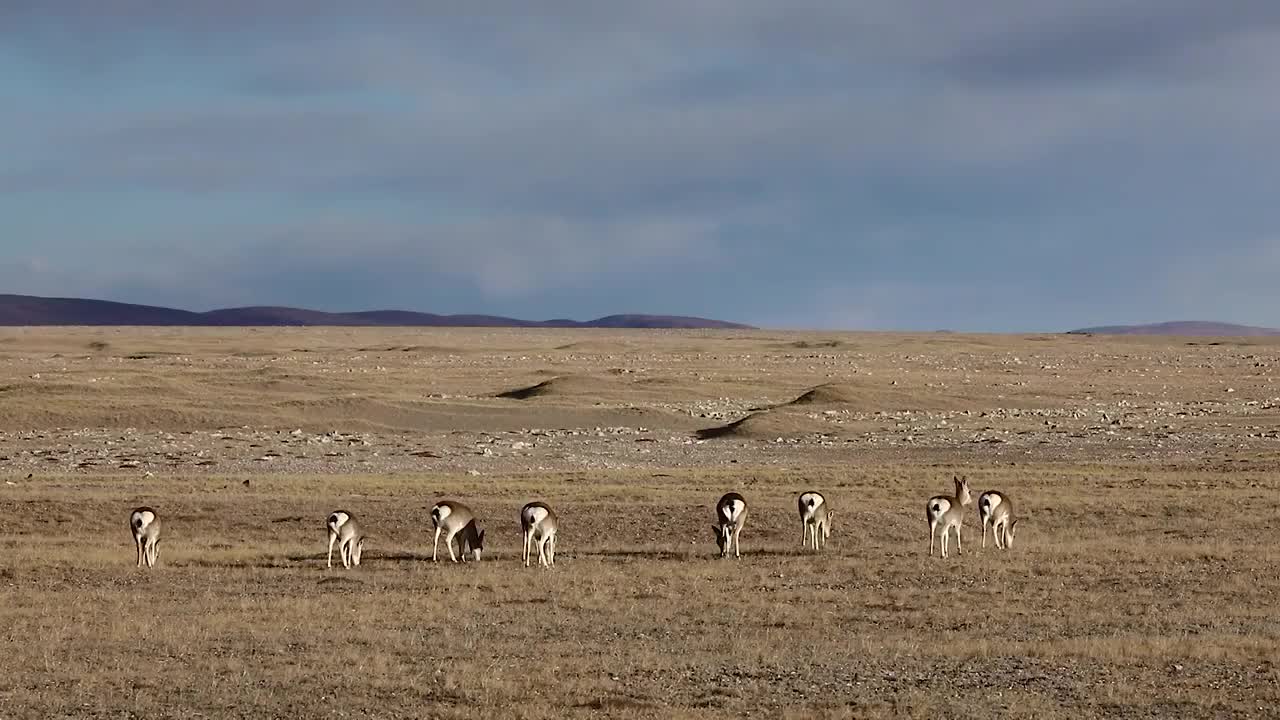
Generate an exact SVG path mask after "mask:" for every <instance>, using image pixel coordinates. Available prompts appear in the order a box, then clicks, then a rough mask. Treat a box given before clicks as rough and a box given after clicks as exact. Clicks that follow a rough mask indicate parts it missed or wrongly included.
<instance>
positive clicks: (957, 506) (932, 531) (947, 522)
mask: <svg viewBox="0 0 1280 720" xmlns="http://www.w3.org/2000/svg"><path fill="white" fill-rule="evenodd" d="M951 479H952V481H953V482H955V484H956V494H955V495H950V496H948V495H935V496H933V497H931V498H929V502H928V503H927V504H926V505H925V506H924V512H925V517H926V518H927V519H928V520H929V556H930V557H932V556H933V537H934V535H936V534H937V532H938V527H939V526H941V527H942V538H941V543H942V557H944V558H945V557H946V556H947V531H948V530H950V529H951V528H953V527H954V528H955V529H956V552H958V553H960V554H961V555H963V554H964V546H963V545H961V543H960V526H961V525H963V524H964V508H965V506H967V505H968V504H969V503H971V502H973V496H972V495H970V494H969V479H968V478H962V477H954V476H953V477H952V478H951Z"/></svg>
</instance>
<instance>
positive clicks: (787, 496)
mask: <svg viewBox="0 0 1280 720" xmlns="http://www.w3.org/2000/svg"><path fill="white" fill-rule="evenodd" d="M1277 362H1280V343H1278V342H1277V341H1275V340H1267V339H1257V340H1253V339H1250V340H1243V341H1232V340H1225V341H1222V342H1221V343H1219V344H1207V343H1205V342H1203V341H1199V340H1190V339H1168V338H1154V339H1125V338H1109V339H1108V338H1088V337H1067V336H1043V337H1038V336H1037V337H1030V336H1024V337H987V336H961V335H948V334H937V335H917V336H906V335H878V334H831V333H824V334H816V333H809V334H801V333H795V334H791V333H769V332H736V331H735V332H661V331H645V332H622V331H619V332H615V331H559V330H551V331H517V330H456V329H449V330H407V329H406V330H364V329H345V328H344V329H306V330H266V329H262V330H171V329H17V330H5V331H2V332H0V551H2V552H3V558H4V559H3V560H0V598H2V599H3V601H2V602H0V628H2V630H0V718H48V717H101V718H125V717H137V718H141V717H208V718H224V717H225V718H230V717H255V718H256V717H308V718H311V717H315V718H320V717H445V718H470V717H516V718H543V717H596V716H601V715H609V716H617V717H636V718H640V717H646V718H647V717H698V718H721V717H739V716H753V717H871V718H876V717H930V718H936V717H948V718H953V717H1038V718H1078V717H1142V718H1167V717H1191V718H1200V717H1203V718H1219V717H1277V716H1280V705H1278V704H1277V701H1280V685H1278V683H1280V646H1277V640H1278V639H1280V620H1278V619H1277V615H1276V603H1277V592H1278V591H1280V577H1278V575H1277V560H1280V557H1278V555H1280V553H1278V552H1277V550H1276V549H1275V541H1274V534H1273V528H1274V526H1275V523H1276V518H1277V508H1278V507H1280V485H1278V484H1277V474H1276V472H1277V465H1278V464H1280V389H1278V388H1276V387H1274V385H1273V380H1274V378H1275V365H1276V363H1277ZM512 391H516V392H514V393H512ZM504 394H506V395H507V396H505V397H504V396H503V395H504ZM801 398H803V399H802V400H801V401H800V402H796V401H797V399H801ZM953 473H963V474H967V475H968V477H969V478H970V484H971V485H972V486H973V488H974V490H975V495H976V492H977V491H981V490H984V489H988V488H999V489H1001V490H1003V491H1005V492H1006V493H1007V494H1008V495H1010V496H1011V497H1012V498H1013V499H1014V501H1015V503H1016V507H1017V509H1018V511H1019V516H1020V517H1022V518H1024V519H1023V520H1022V522H1020V524H1019V533H1018V537H1017V543H1016V546H1015V547H1014V548H1013V549H1012V550H1011V551H1008V552H1001V551H997V550H995V549H994V548H993V547H992V546H991V543H990V542H988V545H987V548H986V549H985V550H984V549H982V548H981V547H980V530H979V527H978V523H977V514H976V511H971V512H970V514H969V516H968V518H967V520H966V525H965V527H966V530H967V532H966V533H965V538H964V547H965V553H964V555H963V556H961V557H952V558H950V559H948V560H947V561H943V560H941V559H939V558H938V557H932V558H930V557H927V556H926V554H925V550H926V547H927V544H928V538H927V530H926V525H925V519H924V503H925V500H926V499H927V498H928V497H929V496H930V495H932V494H934V493H937V492H942V491H947V490H949V488H950V482H949V478H950V477H951V475H952V474H953ZM731 489H733V490H738V491H740V492H742V493H743V494H744V495H745V496H746V497H747V499H748V502H749V503H750V507H751V510H750V512H751V514H750V518H749V519H748V522H747V526H746V529H745V530H744V532H743V534H742V543H743V557H742V559H741V560H737V561H734V560H728V561H722V560H719V559H718V558H713V555H714V552H715V544H714V540H713V537H712V532H711V525H712V522H713V516H712V508H713V505H714V503H715V501H716V499H717V498H718V497H719V496H720V494H721V493H723V492H725V491H727V490H731ZM807 489H819V490H821V491H823V492H824V493H825V494H826V495H827V497H828V498H830V500H831V501H832V503H833V505H834V506H835V507H836V508H837V514H836V522H835V530H834V533H833V535H832V539H831V544H830V546H829V548H828V550H827V551H826V552H825V553H823V554H821V555H816V556H815V555H813V554H809V553H803V552H801V551H800V548H799V546H800V526H799V521H798V517H797V515H796V509H795V496H796V495H797V494H798V493H799V492H801V491H803V490H807ZM444 497H453V498H459V499H463V500H465V501H467V502H468V503H469V504H470V505H471V506H472V508H473V509H475V510H476V511H477V513H478V514H479V515H480V517H481V519H482V523H483V525H484V526H485V527H486V528H487V531H488V532H487V536H488V544H489V547H488V549H487V553H486V555H485V558H484V560H483V561H482V562H480V563H478V564H474V563H468V564H466V565H452V564H449V563H442V564H434V565H433V564H432V563H431V562H430V554H431V530H430V520H429V518H428V511H429V508H430V506H431V504H432V503H433V502H434V501H435V500H437V499H440V498H444ZM535 498H537V499H543V500H546V501H547V502H549V503H550V504H552V505H553V506H554V507H555V508H556V509H557V512H558V514H559V515H560V518H561V526H562V527H561V538H560V543H559V548H558V552H557V561H558V562H557V567H556V568H554V569H552V570H538V569H533V568H531V569H528V570H526V569H525V568H523V567H522V566H521V565H520V563H519V555H520V536H519V527H518V523H517V511H518V509H519V507H520V506H521V505H522V504H523V503H524V502H527V501H529V500H532V499H535ZM142 504H149V505H151V506H153V507H155V508H156V509H157V510H158V511H159V513H160V514H161V517H162V521H163V523H164V536H163V537H164V540H163V542H162V544H161V554H160V563H159V565H158V566H157V567H156V568H155V569H154V570H152V571H150V572H148V571H144V570H138V569H137V568H135V567H133V560H134V553H133V547H132V543H131V540H130V538H129V533H128V529H127V527H126V521H127V516H128V512H129V510H130V509H131V508H133V507H134V506H137V505H142ZM339 507H342V508H345V509H348V510H350V511H352V512H354V513H356V515H357V516H358V517H359V518H360V520H361V522H362V525H363V526H364V527H365V530H366V532H367V533H368V535H369V536H370V537H369V540H368V543H367V545H366V550H365V557H364V563H363V564H362V565H361V566H360V567H359V568H358V569H355V570H352V571H343V570H341V569H340V568H338V569H333V570H326V569H325V567H324V550H325V535H324V529H323V522H324V518H325V515H326V514H327V513H328V512H329V511H331V510H333V509H335V508H339ZM953 549H954V548H953Z"/></svg>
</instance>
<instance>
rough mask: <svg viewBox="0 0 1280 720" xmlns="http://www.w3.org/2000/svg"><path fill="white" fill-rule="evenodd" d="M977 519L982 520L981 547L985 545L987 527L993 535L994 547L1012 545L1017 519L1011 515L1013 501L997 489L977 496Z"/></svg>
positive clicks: (1005, 548)
mask: <svg viewBox="0 0 1280 720" xmlns="http://www.w3.org/2000/svg"><path fill="white" fill-rule="evenodd" d="M978 519H979V520H981V521H982V547H984V548H985V547H986V546H987V527H988V526H990V528H991V534H992V535H993V536H994V537H995V541H996V547H997V548H999V549H1001V550H1008V549H1009V548H1011V547H1013V534H1014V533H1015V532H1017V530H1018V520H1017V519H1016V518H1015V517H1014V516H1013V501H1012V500H1010V499H1009V497H1008V496H1007V495H1005V494H1004V493H1002V492H1000V491H999V490H988V491H986V492H984V493H982V495H979V496H978Z"/></svg>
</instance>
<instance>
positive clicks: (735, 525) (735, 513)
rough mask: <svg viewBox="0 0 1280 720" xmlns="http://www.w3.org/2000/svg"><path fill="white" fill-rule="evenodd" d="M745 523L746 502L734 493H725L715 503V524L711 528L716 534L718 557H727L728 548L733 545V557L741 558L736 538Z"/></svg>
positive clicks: (740, 548) (740, 550)
mask: <svg viewBox="0 0 1280 720" xmlns="http://www.w3.org/2000/svg"><path fill="white" fill-rule="evenodd" d="M746 523H747V500H746V498H744V497H742V496H741V495H739V494H738V493H736V492H731V493H725V495H724V497H722V498H720V502H718V503H716V524H715V525H713V526H711V527H712V531H713V532H715V534H716V545H718V546H719V547H720V557H722V558H727V557H729V546H730V545H731V544H732V545H733V556H734V557H735V558H738V557H742V546H741V544H740V543H739V542H738V536H739V535H740V534H742V526H743V525H745V524H746Z"/></svg>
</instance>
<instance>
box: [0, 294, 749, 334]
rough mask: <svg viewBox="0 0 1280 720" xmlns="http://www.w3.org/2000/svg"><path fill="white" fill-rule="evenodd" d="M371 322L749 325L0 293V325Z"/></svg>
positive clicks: (630, 317) (699, 320)
mask: <svg viewBox="0 0 1280 720" xmlns="http://www.w3.org/2000/svg"><path fill="white" fill-rule="evenodd" d="M34 325H46V326H47V325H152V326H202V327H239V326H326V325H338V326H374V327H394V326H405V327H531V328H536V327H550V328H678V329H752V327H751V326H750V325H743V324H740V323H732V322H726V321H723V320H711V319H708V318H700V317H686V316H682V315H609V316H606V317H602V318H597V319H595V320H587V321H578V320H566V319H556V320H518V319H516V318H509V317H501V316H497V315H436V314H434V313H423V312H411V311H407V310H370V311H364V312H343V313H331V312H322V311H319V310H307V309H304V308H290V307H240V308H225V309H221V310H210V311H208V312H192V311H190V310H178V309H175V308H167V307H158V306H154V305H133V304H130V303H119V302H111V301H108V300H88V299H82V298H49V297H36V296H33V295H3V294H0V326H9V327H13V326H34Z"/></svg>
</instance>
